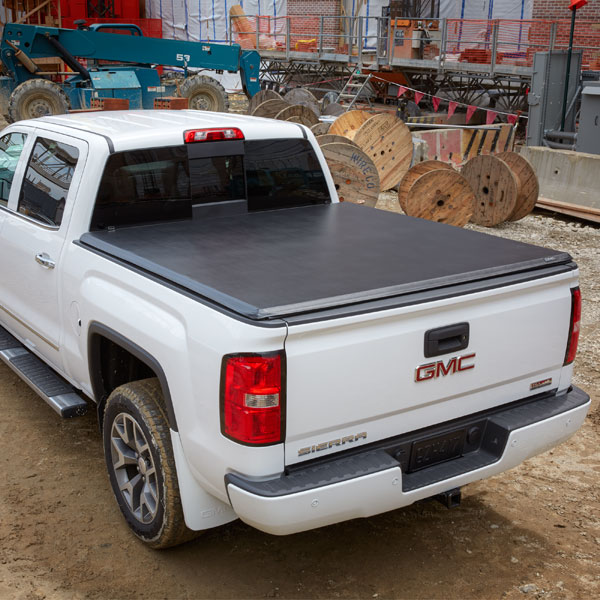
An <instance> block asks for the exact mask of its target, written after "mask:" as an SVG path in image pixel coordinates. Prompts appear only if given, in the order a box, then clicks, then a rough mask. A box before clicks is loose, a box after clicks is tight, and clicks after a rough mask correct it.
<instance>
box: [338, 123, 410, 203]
mask: <svg viewBox="0 0 600 600" xmlns="http://www.w3.org/2000/svg"><path fill="white" fill-rule="evenodd" d="M357 112H358V111H357ZM340 118H342V117H340ZM338 121H339V119H338V120H336V121H335V123H334V124H333V125H335V124H336V123H337V122H338ZM331 129H333V126H332V128H331ZM331 129H330V130H329V131H330V133H334V132H333V131H331ZM354 141H355V142H356V143H357V144H358V145H359V146H360V147H361V149H362V150H363V151H364V152H365V153H366V154H368V155H369V157H370V158H371V160H372V161H373V162H374V163H375V166H376V167H377V172H378V173H379V180H380V182H381V189H382V191H385V190H389V189H391V188H393V187H394V186H395V185H397V184H398V182H399V181H400V180H401V179H402V177H403V176H404V174H405V173H406V172H407V171H408V169H409V168H410V163H411V161H412V155H413V143H412V134H411V133H410V130H409V129H408V127H407V126H406V125H405V124H404V121H402V120H401V119H399V118H398V117H396V116H394V115H391V114H385V113H383V114H379V115H375V116H374V117H371V118H370V119H368V120H367V121H365V122H364V123H362V125H361V126H360V128H359V129H358V131H357V132H356V134H355V135H354Z"/></svg>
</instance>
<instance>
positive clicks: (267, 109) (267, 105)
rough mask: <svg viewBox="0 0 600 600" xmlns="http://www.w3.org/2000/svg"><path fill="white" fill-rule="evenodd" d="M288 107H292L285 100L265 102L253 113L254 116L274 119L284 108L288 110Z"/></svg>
mask: <svg viewBox="0 0 600 600" xmlns="http://www.w3.org/2000/svg"><path fill="white" fill-rule="evenodd" d="M288 106H291V104H290V103H289V102H286V101H285V100H277V99H275V100H265V101H264V102H262V103H261V104H259V105H258V106H257V107H256V108H255V109H254V110H253V111H252V116H253V117H265V118H267V119H274V118H275V117H276V116H277V115H278V114H279V113H280V112H281V111H282V110H283V109H284V108H287V107H288Z"/></svg>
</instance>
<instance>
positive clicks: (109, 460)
mask: <svg viewBox="0 0 600 600" xmlns="http://www.w3.org/2000/svg"><path fill="white" fill-rule="evenodd" d="M136 426H137V427H138V428H139V429H136ZM120 432H123V433H122V434H121V433H120ZM103 437H104V457H105V459H106V468H107V469H108V475H109V479H110V484H111V486H112V489H113V493H114V495H115V498H116V500H117V503H118V505H119V508H120V509H121V512H122V513H123V516H124V517H125V520H126V521H127V524H128V525H129V527H130V528H131V529H132V531H133V532H134V533H135V535H137V536H138V537H139V538H140V539H141V540H142V541H143V542H144V543H146V544H147V545H148V546H149V547H151V548H156V549H159V548H168V547H170V546H176V545H177V544H182V543H183V542H187V541H189V540H191V539H193V538H194V537H196V535H197V532H194V531H191V530H190V529H188V528H187V527H186V525H185V521H184V518H183V509H182V507H181V499H180V496H179V484H178V482H177V473H176V469H175V459H174V458H173V449H172V447H171V436H170V432H169V425H168V420H167V416H166V412H165V409H164V402H163V396H162V392H161V388H160V383H159V382H158V380H157V379H156V378H153V379H143V380H141V381H134V382H132V383H127V384H125V385H122V386H120V387H118V388H116V389H115V390H114V391H113V392H112V394H111V395H110V396H109V398H108V400H107V402H106V407H105V410H104V424H103ZM126 438H127V439H129V440H130V441H131V443H132V444H133V448H132V447H131V446H129V443H128V442H127V441H125V439H126ZM135 440H137V443H136V441H135ZM134 448H135V449H134ZM121 457H126V458H124V460H123V461H120V460H119V459H120V458H121ZM125 461H126V463H125ZM119 462H124V464H123V465H122V466H118V463H119ZM140 478H141V481H140ZM123 488H125V489H123ZM122 490H123V491H122ZM138 490H139V492H138Z"/></svg>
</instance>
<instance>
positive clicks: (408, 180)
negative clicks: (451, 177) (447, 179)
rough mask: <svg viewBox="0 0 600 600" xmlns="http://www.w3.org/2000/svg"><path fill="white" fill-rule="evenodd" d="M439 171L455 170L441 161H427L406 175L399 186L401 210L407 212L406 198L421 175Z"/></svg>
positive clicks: (418, 164)
mask: <svg viewBox="0 0 600 600" xmlns="http://www.w3.org/2000/svg"><path fill="white" fill-rule="evenodd" d="M438 169H447V170H450V171H453V170H454V169H453V168H452V166H451V165H449V164H448V163H445V162H442V161H441V160H425V161H423V162H420V163H417V164H416V165H414V166H413V167H411V168H410V169H409V170H408V171H407V172H406V173H405V174H404V177H402V179H401V180H400V185H399V186H398V202H399V203H400V208H401V209H402V210H403V211H404V212H406V198H407V196H408V192H409V191H410V188H411V187H412V186H413V184H414V183H415V181H417V179H419V177H421V175H425V173H429V172H430V171H437V170H438Z"/></svg>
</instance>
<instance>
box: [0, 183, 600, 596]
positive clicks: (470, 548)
mask: <svg viewBox="0 0 600 600" xmlns="http://www.w3.org/2000/svg"><path fill="white" fill-rule="evenodd" d="M378 207H379V208H382V209H388V210H391V209H393V210H398V209H397V208H396V207H395V202H394V197H393V195H392V194H382V195H381V197H380V202H379V204H378ZM473 228H474V229H478V230H482V229H481V228H477V227H473ZM485 231H486V232H487V233H491V234H492V235H499V236H503V237H507V238H511V239H515V240H521V241H527V242H533V243H537V244H541V245H546V246H551V247H554V248H559V249H562V250H566V251H568V252H569V253H570V254H571V255H572V256H573V257H574V258H575V260H576V261H577V262H578V264H579V266H580V269H581V289H582V294H583V326H582V334H581V340H580V345H579V354H578V357H577V359H576V367H575V382H576V383H577V384H578V385H580V386H581V387H582V388H584V389H585V390H586V391H587V392H588V393H590V394H591V395H592V398H593V406H592V409H591V413H590V415H589V416H588V419H587V420H586V422H585V424H584V426H583V427H582V429H581V430H580V431H579V432H578V433H577V434H576V435H575V436H574V437H573V438H572V439H571V440H569V441H568V442H566V443H564V444H563V445H561V446H559V447H558V448H555V449H554V450H552V451H550V452H548V453H546V454H543V455H541V456H538V457H535V458H534V459H531V460H529V461H528V462H527V463H525V464H524V465H522V466H520V467H518V468H516V469H513V470H512V471H510V472H507V473H504V474H502V475H499V476H497V477H494V478H492V479H488V480H486V481H482V482H478V483H475V484H472V485H470V486H467V487H466V488H464V489H463V502H462V505H461V506H460V508H458V509H454V510H451V511H448V510H446V509H445V508H443V507H442V506H441V505H438V504H436V503H419V504H417V505H414V506H412V507H409V508H407V509H403V510H397V511H393V512H390V513H386V514H383V515H379V516H377V517H373V518H370V519H364V520H356V521H351V522H347V523H341V524H339V525H334V526H331V527H327V528H323V529H319V530H316V531H310V532H306V533H302V534H297V535H293V536H288V537H284V538H278V537H273V536H269V535H267V534H263V533H261V532H258V531H256V530H254V529H252V528H250V527H248V526H246V525H244V524H243V523H239V522H238V523H233V524H230V525H226V526H224V527H221V528H219V529H217V530H213V531H211V532H208V533H206V534H205V535H203V536H201V537H200V538H199V539H198V540H196V541H194V542H192V543H189V544H187V545H185V546H182V547H179V548H175V549H171V550H168V551H163V552H154V551H151V550H148V549H146V548H145V547H143V546H142V545H141V544H140V543H139V542H138V541H137V540H136V539H134V537H133V536H132V535H130V533H129V532H128V530H127V527H126V526H125V524H124V522H123V520H122V519H121V517H120V514H119V512H118V509H117V507H116V504H115V502H114V500H113V497H112V494H111V491H110V488H109V484H108V479H107V477H106V475H105V469H104V461H103V457H102V445H101V440H100V437H99V435H98V432H97V427H96V423H95V420H94V417H93V416H92V415H88V416H86V417H83V418H80V419H73V420H70V421H63V420H59V419H58V418H57V417H55V415H54V413H52V412H51V410H50V409H49V408H48V407H47V406H46V405H45V404H44V403H43V402H41V401H40V400H39V399H38V398H37V396H36V395H35V394H34V393H33V392H32V391H31V390H29V388H28V387H27V386H26V385H25V384H23V383H22V382H21V381H20V380H19V379H18V378H17V377H16V376H15V375H14V374H13V373H12V372H11V371H10V370H9V369H8V368H6V367H5V366H3V365H0V410H1V411H2V414H3V415H4V416H3V419H2V421H1V422H0V449H1V450H0V470H1V472H2V484H1V485H0V545H1V547H2V551H1V552H0V598H17V599H33V600H41V599H44V598H47V599H63V598H65V599H66V598H86V599H87V598H264V597H267V598H461V599H462V598H478V599H479V598H481V599H488V598H543V599H545V598H549V599H550V598H552V599H554V598H556V599H579V598H594V597H596V598H597V597H600V486H599V485H598V478H599V476H600V411H599V406H598V405H599V399H600V369H599V364H600V318H599V317H600V314H599V310H600V308H599V307H600V304H599V303H600V283H599V281H598V274H599V273H600V228H598V227H595V226H590V225H586V224H583V223H578V222H573V221H568V220H563V219H559V218H555V217H553V216H550V215H548V214H533V215H530V216H528V217H526V218H525V219H523V220H522V221H519V222H517V223H507V224H505V225H501V226H499V227H496V228H494V229H491V230H490V229H485Z"/></svg>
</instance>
